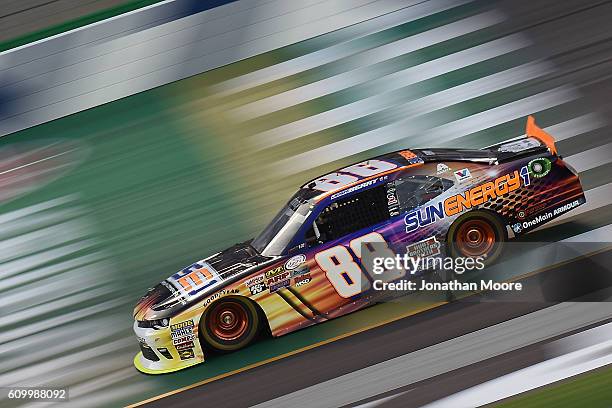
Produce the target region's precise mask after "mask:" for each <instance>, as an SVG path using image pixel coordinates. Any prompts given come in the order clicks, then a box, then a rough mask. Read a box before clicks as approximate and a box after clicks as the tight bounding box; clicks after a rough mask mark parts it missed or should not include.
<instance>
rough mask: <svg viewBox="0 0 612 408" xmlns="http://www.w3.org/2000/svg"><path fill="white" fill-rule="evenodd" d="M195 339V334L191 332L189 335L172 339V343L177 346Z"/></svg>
mask: <svg viewBox="0 0 612 408" xmlns="http://www.w3.org/2000/svg"><path fill="white" fill-rule="evenodd" d="M194 340H195V335H193V334H190V335H188V336H183V337H178V338H176V339H172V344H174V345H175V346H176V345H178V344H185V343H189V342H192V341H194Z"/></svg>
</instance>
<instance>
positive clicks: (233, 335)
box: [208, 302, 249, 341]
mask: <svg viewBox="0 0 612 408" xmlns="http://www.w3.org/2000/svg"><path fill="white" fill-rule="evenodd" d="M209 316H210V317H209V318H208V329H209V330H210V332H211V333H213V334H214V335H215V336H216V337H217V338H219V339H220V340H222V341H232V340H236V339H238V338H240V337H241V336H242V335H243V334H244V333H246V331H247V329H248V326H249V315H248V312H247V310H246V309H245V307H244V306H243V305H241V304H239V303H236V302H223V303H220V304H219V305H217V306H215V307H214V308H213V310H212V311H211V312H210V315H209Z"/></svg>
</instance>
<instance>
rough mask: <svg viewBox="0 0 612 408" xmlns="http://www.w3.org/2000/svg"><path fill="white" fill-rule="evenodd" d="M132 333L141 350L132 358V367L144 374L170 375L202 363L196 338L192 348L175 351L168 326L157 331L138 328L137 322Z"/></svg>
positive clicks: (201, 354) (201, 355) (200, 351)
mask: <svg viewBox="0 0 612 408" xmlns="http://www.w3.org/2000/svg"><path fill="white" fill-rule="evenodd" d="M196 327H197V326H196ZM134 333H136V336H137V337H138V341H139V343H140V350H141V351H140V352H139V353H138V354H137V355H136V357H134V366H136V368H137V369H138V371H141V372H143V373H146V374H163V373H170V372H173V371H177V370H181V369H183V368H187V367H190V366H192V365H195V364H199V363H202V362H203V361H204V353H203V351H202V348H201V347H200V343H199V341H198V339H197V337H194V340H193V347H192V348H188V349H185V348H183V349H182V350H177V348H176V346H175V345H174V344H173V343H172V335H171V330H170V326H169V327H166V328H163V329H159V330H158V329H153V328H143V327H139V326H138V322H134ZM196 333H197V331H196Z"/></svg>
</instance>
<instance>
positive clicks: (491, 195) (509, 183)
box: [404, 166, 530, 233]
mask: <svg viewBox="0 0 612 408" xmlns="http://www.w3.org/2000/svg"><path fill="white" fill-rule="evenodd" d="M466 170H467V169H466ZM521 184H522V185H523V186H528V185H529V184H530V180H529V172H528V171H527V166H524V167H523V168H521V171H520V173H519V171H517V170H515V171H513V172H512V173H508V174H505V175H503V176H500V177H498V178H496V179H495V180H493V181H487V182H486V183H483V184H480V185H478V186H475V187H472V188H470V189H468V190H466V191H465V192H463V193H459V194H456V195H454V196H451V197H448V198H446V199H445V200H444V201H441V202H438V203H436V204H430V205H427V206H425V207H420V208H417V209H416V210H414V211H411V212H409V213H408V214H406V216H405V217H404V224H405V225H406V233H409V232H412V231H415V230H417V229H419V228H421V227H424V226H427V225H429V224H432V223H434V222H436V221H438V220H441V219H443V218H445V217H452V216H453V215H457V214H460V213H461V212H463V211H465V210H468V209H470V208H473V207H477V206H479V205H482V204H484V203H486V202H488V201H491V200H495V199H496V198H498V197H503V196H505V195H507V194H509V193H511V192H513V191H515V190H517V189H518V188H520V187H521Z"/></svg>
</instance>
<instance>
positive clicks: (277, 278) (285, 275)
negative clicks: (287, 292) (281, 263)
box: [266, 271, 291, 287]
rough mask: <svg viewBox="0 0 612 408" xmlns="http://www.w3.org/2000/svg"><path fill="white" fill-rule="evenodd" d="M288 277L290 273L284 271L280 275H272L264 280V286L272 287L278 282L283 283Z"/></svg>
mask: <svg viewBox="0 0 612 408" xmlns="http://www.w3.org/2000/svg"><path fill="white" fill-rule="evenodd" d="M290 277H291V271H284V272H283V273H281V274H278V275H274V276H272V277H271V278H268V279H266V286H269V287H272V285H275V284H277V283H278V282H280V281H284V280H285V279H289V278H290Z"/></svg>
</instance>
